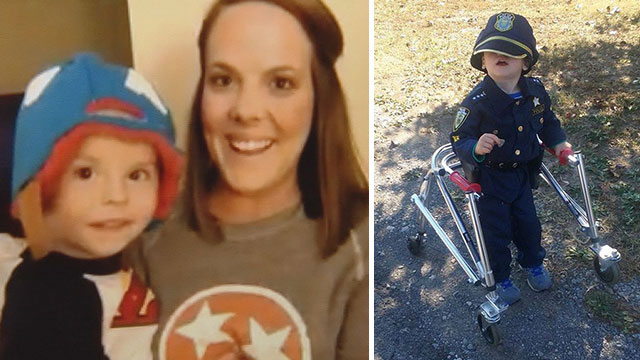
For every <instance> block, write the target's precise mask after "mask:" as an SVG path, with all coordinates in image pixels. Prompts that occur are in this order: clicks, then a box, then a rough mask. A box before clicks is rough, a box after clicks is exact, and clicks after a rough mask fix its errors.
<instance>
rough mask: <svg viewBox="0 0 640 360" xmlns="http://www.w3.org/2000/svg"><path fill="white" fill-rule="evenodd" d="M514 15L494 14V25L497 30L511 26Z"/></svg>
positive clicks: (504, 29) (503, 30)
mask: <svg viewBox="0 0 640 360" xmlns="http://www.w3.org/2000/svg"><path fill="white" fill-rule="evenodd" d="M515 18H516V16H515V15H513V14H512V13H500V14H498V16H496V23H495V25H494V27H495V28H496V30H498V31H502V32H505V31H509V30H511V28H512V27H513V20H515Z"/></svg>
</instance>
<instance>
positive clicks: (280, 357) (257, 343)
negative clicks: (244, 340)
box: [242, 318, 291, 360]
mask: <svg viewBox="0 0 640 360" xmlns="http://www.w3.org/2000/svg"><path fill="white" fill-rule="evenodd" d="M249 328H250V332H251V344H249V345H243V346H242V350H243V351H244V352H245V353H247V354H248V355H251V357H253V358H254V359H256V360H289V357H287V355H285V354H284V353H283V352H282V351H281V350H280V348H282V345H284V342H285V340H287V337H288V336H289V332H291V326H287V327H285V328H282V329H280V330H278V331H276V332H273V333H271V334H270V335H267V333H266V332H265V331H264V329H263V328H262V326H260V323H258V322H257V321H256V320H254V319H253V318H249Z"/></svg>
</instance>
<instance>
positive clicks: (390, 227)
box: [387, 225, 396, 231]
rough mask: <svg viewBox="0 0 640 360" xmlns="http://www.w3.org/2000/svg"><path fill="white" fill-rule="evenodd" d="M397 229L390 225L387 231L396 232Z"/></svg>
mask: <svg viewBox="0 0 640 360" xmlns="http://www.w3.org/2000/svg"><path fill="white" fill-rule="evenodd" d="M395 229H396V227H395V226H393V225H389V226H387V231H393V230H395Z"/></svg>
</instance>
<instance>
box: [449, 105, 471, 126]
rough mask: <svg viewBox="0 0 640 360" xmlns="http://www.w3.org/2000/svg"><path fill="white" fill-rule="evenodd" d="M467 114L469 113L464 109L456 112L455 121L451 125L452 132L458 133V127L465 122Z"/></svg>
mask: <svg viewBox="0 0 640 360" xmlns="http://www.w3.org/2000/svg"><path fill="white" fill-rule="evenodd" d="M469 113H470V111H469V109H467V108H466V107H461V108H460V110H458V113H457V114H456V120H455V121H454V123H453V131H458V129H459V128H460V126H462V124H464V121H465V120H467V117H468V116H469Z"/></svg>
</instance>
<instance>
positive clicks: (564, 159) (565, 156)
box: [558, 148, 573, 165]
mask: <svg viewBox="0 0 640 360" xmlns="http://www.w3.org/2000/svg"><path fill="white" fill-rule="evenodd" d="M569 155H573V150H571V149H570V148H569V149H563V150H562V151H560V154H558V161H560V165H567V164H568V163H569Z"/></svg>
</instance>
